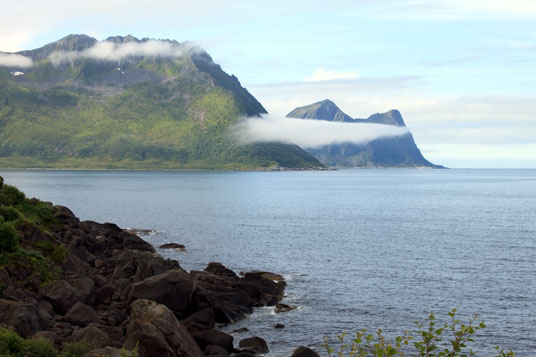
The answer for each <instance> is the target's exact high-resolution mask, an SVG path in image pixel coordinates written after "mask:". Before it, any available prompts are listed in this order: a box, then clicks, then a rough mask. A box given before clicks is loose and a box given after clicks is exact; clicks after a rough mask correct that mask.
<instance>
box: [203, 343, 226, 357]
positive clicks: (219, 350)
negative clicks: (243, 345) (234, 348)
mask: <svg viewBox="0 0 536 357" xmlns="http://www.w3.org/2000/svg"><path fill="white" fill-rule="evenodd" d="M203 352H204V353H205V356H230V353H229V352H227V350H226V349H225V348H223V347H220V346H214V345H208V346H207V347H206V348H205V350H204V351H203Z"/></svg>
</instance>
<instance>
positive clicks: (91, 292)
mask: <svg viewBox="0 0 536 357" xmlns="http://www.w3.org/2000/svg"><path fill="white" fill-rule="evenodd" d="M67 281H68V282H69V284H71V286H72V287H73V288H75V289H76V291H77V293H78V296H79V301H81V302H83V303H84V304H88V305H93V304H94V303H95V296H96V288H95V281H93V279H91V278H89V277H87V276H80V275H76V276H70V277H68V278H67Z"/></svg>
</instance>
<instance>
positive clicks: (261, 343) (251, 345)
mask: <svg viewBox="0 0 536 357" xmlns="http://www.w3.org/2000/svg"><path fill="white" fill-rule="evenodd" d="M238 346H239V347H240V348H241V349H246V350H248V351H254V352H255V353H268V352H269V351H270V350H269V349H268V344H267V343H266V341H265V340H264V339H263V338H260V337H257V336H253V337H249V338H244V339H242V340H240V343H239V344H238Z"/></svg>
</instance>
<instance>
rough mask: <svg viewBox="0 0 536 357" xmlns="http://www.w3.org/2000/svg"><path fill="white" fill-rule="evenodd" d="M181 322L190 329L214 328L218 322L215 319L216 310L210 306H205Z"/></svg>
mask: <svg viewBox="0 0 536 357" xmlns="http://www.w3.org/2000/svg"><path fill="white" fill-rule="evenodd" d="M181 323H182V324H183V325H184V327H186V329H188V331H192V330H194V329H197V330H203V329H207V328H214V326H215V324H216V321H215V320H214V311H212V309H211V308H208V307H207V308H204V309H202V310H199V311H197V312H196V313H194V314H192V315H190V316H188V318H186V319H184V320H182V321H181Z"/></svg>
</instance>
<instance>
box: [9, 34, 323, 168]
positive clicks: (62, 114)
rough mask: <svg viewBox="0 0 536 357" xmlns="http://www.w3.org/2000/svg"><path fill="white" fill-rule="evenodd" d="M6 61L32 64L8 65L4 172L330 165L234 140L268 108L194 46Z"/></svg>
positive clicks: (49, 53) (296, 151)
mask: <svg viewBox="0 0 536 357" xmlns="http://www.w3.org/2000/svg"><path fill="white" fill-rule="evenodd" d="M4 55H10V56H11V58H19V59H21V58H22V59H25V61H22V60H21V61H20V65H19V66H17V65H15V63H14V61H13V63H12V65H10V66H2V65H0V167H58V168H131V169H166V168H177V169H180V168H204V169H211V168H215V169H269V168H273V167H286V168H314V167H321V166H323V165H322V164H320V163H319V162H318V161H317V160H316V159H315V158H313V157H312V156H311V155H309V154H308V153H307V152H305V151H304V150H302V149H300V148H299V147H297V146H295V145H285V144H278V143H269V144H263V145H255V144H254V145H238V144H236V143H235V142H234V141H233V140H231V135H230V134H232V133H230V131H231V130H232V127H233V126H232V124H234V123H235V122H236V121H237V119H238V118H239V117H241V116H255V115H259V114H262V113H266V110H265V109H264V107H263V106H262V105H261V104H260V103H259V102H258V101H257V100H256V99H255V98H254V97H253V96H252V95H251V94H250V93H249V92H248V91H247V90H246V89H245V88H244V87H242V85H241V84H240V82H239V81H238V79H237V78H236V77H235V76H231V75H228V74H227V73H225V72H224V71H223V70H222V68H221V67H220V66H219V65H218V64H216V63H214V61H213V60H212V58H211V57H210V56H209V55H208V53H206V52H205V51H204V50H203V49H201V48H199V47H196V46H194V45H192V44H190V43H178V42H177V41H170V40H151V39H141V40H140V39H137V38H135V37H133V36H125V37H122V36H115V37H110V38H108V39H107V40H105V41H97V40H96V39H94V38H91V37H89V36H86V35H69V36H67V37H65V38H63V39H61V40H59V41H56V42H53V43H50V44H48V45H46V46H43V47H41V48H38V49H34V50H29V51H22V52H18V53H16V54H4ZM23 62H24V63H23Z"/></svg>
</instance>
